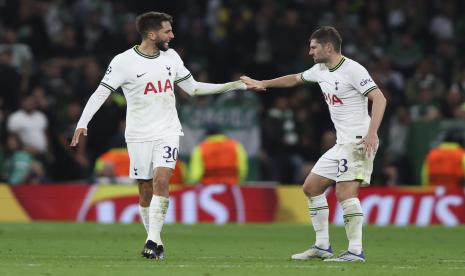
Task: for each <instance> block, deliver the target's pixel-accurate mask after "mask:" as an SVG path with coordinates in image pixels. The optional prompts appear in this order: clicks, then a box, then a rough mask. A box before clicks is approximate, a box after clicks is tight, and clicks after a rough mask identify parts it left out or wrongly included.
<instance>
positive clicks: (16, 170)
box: [2, 133, 44, 185]
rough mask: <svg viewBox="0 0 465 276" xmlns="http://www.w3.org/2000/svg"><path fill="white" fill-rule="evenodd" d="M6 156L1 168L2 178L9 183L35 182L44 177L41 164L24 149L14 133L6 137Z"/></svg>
mask: <svg viewBox="0 0 465 276" xmlns="http://www.w3.org/2000/svg"><path fill="white" fill-rule="evenodd" d="M6 147H7V148H6V158H5V161H4V164H3V168H2V179H3V181H5V182H7V183H8V184H10V185H19V184H25V183H26V184H37V183H40V182H41V181H42V178H43V177H44V170H43V167H42V165H41V164H40V163H39V162H38V161H36V160H34V157H33V156H32V155H31V154H30V153H29V152H27V151H25V150H24V148H23V145H22V143H21V140H20V139H19V137H18V135H17V134H15V133H9V134H8V135H7V138H6Z"/></svg>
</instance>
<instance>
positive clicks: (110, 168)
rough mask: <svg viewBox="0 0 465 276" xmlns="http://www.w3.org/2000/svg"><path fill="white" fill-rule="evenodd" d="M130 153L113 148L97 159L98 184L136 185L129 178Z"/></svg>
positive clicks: (96, 174)
mask: <svg viewBox="0 0 465 276" xmlns="http://www.w3.org/2000/svg"><path fill="white" fill-rule="evenodd" d="M129 167H130V166H129V153H128V150H127V149H126V148H112V149H110V150H108V151H106V152H105V153H103V154H102V155H100V156H99V157H98V158H97V161H96V162H95V168H94V173H95V177H96V182H97V183H105V184H112V183H134V181H133V180H131V179H130V178H129Z"/></svg>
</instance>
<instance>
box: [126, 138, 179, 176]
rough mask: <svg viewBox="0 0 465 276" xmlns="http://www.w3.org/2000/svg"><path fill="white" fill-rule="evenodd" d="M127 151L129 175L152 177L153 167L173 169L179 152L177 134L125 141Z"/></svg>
mask: <svg viewBox="0 0 465 276" xmlns="http://www.w3.org/2000/svg"><path fill="white" fill-rule="evenodd" d="M127 146H128V152H129V161H130V168H129V177H130V178H132V179H152V178H153V173H154V169H155V168H157V167H166V168H171V169H174V167H175V166H176V160H177V159H178V154H179V136H172V137H167V138H162V139H158V140H155V141H149V142H131V143H127Z"/></svg>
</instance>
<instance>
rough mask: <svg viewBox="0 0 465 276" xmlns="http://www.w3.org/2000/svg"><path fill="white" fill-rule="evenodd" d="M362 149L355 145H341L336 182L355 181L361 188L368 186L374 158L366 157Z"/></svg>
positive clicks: (372, 156)
mask: <svg viewBox="0 0 465 276" xmlns="http://www.w3.org/2000/svg"><path fill="white" fill-rule="evenodd" d="M363 148H364V146H363V145H357V144H355V143H350V144H344V145H341V147H340V149H339V152H338V158H339V166H338V173H337V179H336V182H347V181H357V182H359V183H360V185H361V186H368V185H370V179H371V173H372V171H373V160H374V158H375V156H374V155H371V156H366V154H365V153H364V151H363Z"/></svg>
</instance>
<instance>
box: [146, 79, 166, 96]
mask: <svg viewBox="0 0 465 276" xmlns="http://www.w3.org/2000/svg"><path fill="white" fill-rule="evenodd" d="M168 91H171V92H173V85H172V84H171V81H170V80H169V79H167V80H165V81H164V82H163V81H157V82H155V83H153V82H148V83H147V84H146V85H145V90H144V95H147V94H148V93H165V92H168Z"/></svg>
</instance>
